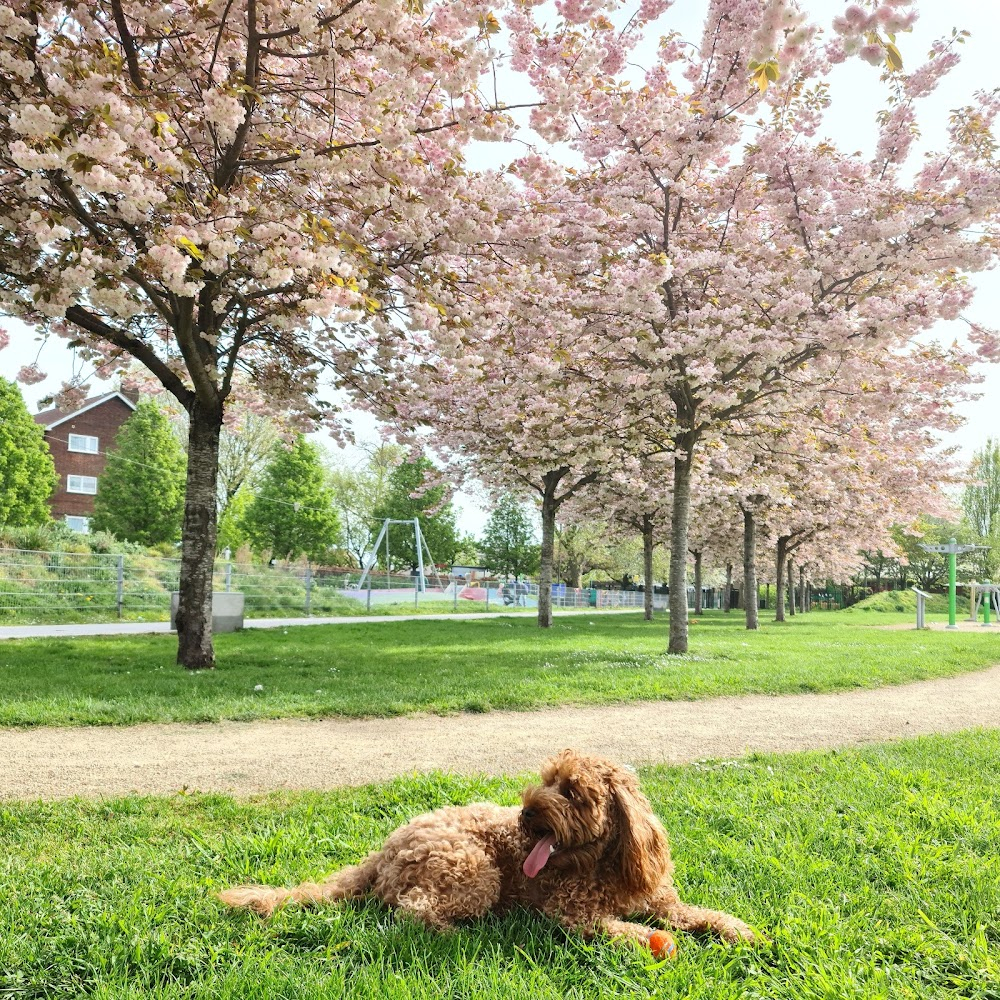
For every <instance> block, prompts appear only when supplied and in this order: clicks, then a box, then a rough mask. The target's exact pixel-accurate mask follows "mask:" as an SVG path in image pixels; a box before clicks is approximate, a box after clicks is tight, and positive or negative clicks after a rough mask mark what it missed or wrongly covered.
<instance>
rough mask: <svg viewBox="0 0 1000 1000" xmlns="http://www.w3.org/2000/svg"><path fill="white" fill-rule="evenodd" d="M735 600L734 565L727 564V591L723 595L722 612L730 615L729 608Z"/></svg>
mask: <svg viewBox="0 0 1000 1000" xmlns="http://www.w3.org/2000/svg"><path fill="white" fill-rule="evenodd" d="M732 599H733V564H732V563H731V562H727V563H726V590H725V593H724V594H723V595H722V610H723V611H725V612H726V614H729V606H730V604H731V603H732Z"/></svg>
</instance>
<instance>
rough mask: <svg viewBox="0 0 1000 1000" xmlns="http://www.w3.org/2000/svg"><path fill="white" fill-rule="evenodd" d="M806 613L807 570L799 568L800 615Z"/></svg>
mask: <svg viewBox="0 0 1000 1000" xmlns="http://www.w3.org/2000/svg"><path fill="white" fill-rule="evenodd" d="M805 613H806V568H805V566H800V567H799V614H803V615H804V614H805Z"/></svg>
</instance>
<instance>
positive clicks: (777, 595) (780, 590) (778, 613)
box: [774, 535, 788, 622]
mask: <svg viewBox="0 0 1000 1000" xmlns="http://www.w3.org/2000/svg"><path fill="white" fill-rule="evenodd" d="M787 547H788V537H787V535H783V536H782V537H781V538H779V539H778V549H777V556H776V558H775V564H774V569H775V574H776V575H775V583H774V620H775V621H776V622H783V621H784V620H785V564H786V560H787V557H788V556H787V553H788V548H787Z"/></svg>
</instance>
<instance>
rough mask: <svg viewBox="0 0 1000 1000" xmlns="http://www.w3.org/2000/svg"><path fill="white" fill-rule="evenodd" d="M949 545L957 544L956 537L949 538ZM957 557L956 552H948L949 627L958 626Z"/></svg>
mask: <svg viewBox="0 0 1000 1000" xmlns="http://www.w3.org/2000/svg"><path fill="white" fill-rule="evenodd" d="M948 544H949V545H957V544H958V542H957V541H956V539H954V538H951V539H949V540H948ZM956 562H957V558H956V556H955V553H954V552H949V553H948V628H958V626H957V625H956V624H955V603H956V601H955V598H956V593H955V592H956V588H957V575H956V571H955V564H956Z"/></svg>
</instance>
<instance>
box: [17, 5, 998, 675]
mask: <svg viewBox="0 0 1000 1000" xmlns="http://www.w3.org/2000/svg"><path fill="white" fill-rule="evenodd" d="M669 6H670V3H669V0H642V3H641V4H640V5H639V8H638V10H633V9H632V8H626V7H625V6H624V5H623V3H621V2H620V0H557V3H556V4H555V17H554V20H552V21H551V23H549V21H548V20H547V19H549V18H551V17H552V10H551V8H550V7H549V6H544V7H543V6H540V5H539V4H537V3H534V2H532V0H510V2H509V3H508V4H506V5H501V6H499V7H498V6H496V5H488V4H486V3H485V2H477V0H473V2H472V3H458V2H455V0H427V2H424V3H414V2H410V0H406V2H393V3H382V2H376V0H208V2H197V3H195V2H194V0H189V2H181V3H176V4H170V5H167V6H165V7H163V8H161V9H158V10H156V11H150V10H149V9H148V7H147V6H144V5H140V4H139V3H137V2H133V0H96V2H94V3H90V4H86V5H81V4H78V3H74V2H69V0H62V2H60V0H30V2H29V0H13V2H12V3H9V4H8V5H7V6H5V7H4V8H3V9H2V10H0V59H3V62H4V70H5V71H4V74H3V77H2V79H0V95H2V99H3V101H4V105H5V110H6V112H7V114H6V115H5V116H4V117H3V119H2V120H0V220H2V222H3V226H2V234H3V235H0V301H2V303H3V306H4V308H5V309H7V310H9V311H12V312H15V313H17V314H18V315H20V316H22V317H24V318H25V319H27V320H28V321H30V322H32V323H34V324H35V325H37V326H38V327H40V328H41V329H43V330H52V331H55V332H58V333H61V334H64V335H66V336H69V337H70V338H72V339H73V340H74V341H75V342H76V343H77V344H79V345H80V347H81V348H82V349H83V350H85V351H87V352H89V353H90V354H91V355H92V356H93V357H94V358H95V359H96V360H97V361H98V362H99V363H100V364H101V365H103V366H105V370H106V371H110V370H113V369H114V368H116V367H117V366H120V365H124V364H125V363H126V362H127V361H128V360H129V359H131V358H134V359H136V360H138V361H139V362H141V363H142V365H144V366H145V368H146V370H147V371H148V372H149V375H150V378H151V379H152V380H154V381H155V382H156V383H158V384H159V385H160V386H161V387H162V388H164V389H166V390H167V391H169V392H171V393H172V394H173V395H174V396H175V397H176V398H177V399H178V400H179V401H180V402H181V404H182V405H183V406H184V408H185V409H186V410H187V412H188V414H189V416H190V424H189V426H190V435H189V463H188V482H187V503H186V509H185V525H184V546H183V573H182V585H181V592H182V597H181V607H180V613H179V616H178V622H179V636H180V641H179V652H178V659H179V661H180V662H181V663H183V664H185V665H186V666H189V667H200V666H209V665H211V664H212V662H213V656H214V654H213V650H212V643H211V615H210V601H211V560H212V554H213V552H214V548H215V544H214V543H215V531H216V525H215V509H216V508H215V496H216V476H217V469H218V440H219V430H220V428H221V426H222V424H223V422H224V421H225V419H226V415H227V412H228V409H229V407H230V406H231V404H232V401H233V400H234V399H236V398H237V397H238V396H242V397H245V398H246V399H248V400H249V401H250V402H251V403H252V404H253V405H256V406H259V407H262V408H266V409H272V410H283V411H285V412H286V413H288V414H290V416H291V418H292V426H307V425H314V424H316V423H318V422H320V421H327V422H328V423H330V424H335V423H336V419H337V416H338V408H337V406H336V405H334V404H333V403H331V402H329V401H326V397H327V396H328V395H329V387H330V385H331V384H334V385H339V386H344V387H347V388H348V389H350V391H351V392H353V393H354V395H355V398H356V399H358V400H360V401H361V402H363V403H364V405H367V406H368V407H370V408H371V409H373V410H374V411H375V412H377V413H379V414H380V415H381V416H382V417H384V418H385V419H387V420H389V421H391V422H392V423H393V424H394V425H395V426H396V427H397V428H398V429H399V431H400V433H401V435H404V436H405V435H406V434H410V435H412V434H413V433H414V432H415V431H419V430H420V429H430V430H432V431H433V435H432V439H431V440H432V441H433V444H434V447H435V448H436V449H437V450H438V451H439V453H441V454H442V455H443V456H445V457H446V458H447V459H449V460H450V461H451V462H452V464H453V465H454V466H455V467H464V468H465V469H467V470H468V471H470V472H474V473H475V474H477V475H479V476H481V477H482V478H483V479H485V480H486V481H487V482H488V483H490V484H492V485H494V486H497V487H498V488H502V487H510V486H512V485H515V484H520V485H521V486H522V487H523V489H524V491H526V492H530V493H532V494H534V495H535V496H537V498H538V500H539V503H540V506H541V512H542V568H541V583H542V597H541V599H540V602H539V620H540V623H541V624H542V625H547V624H549V622H550V620H551V604H550V600H549V586H548V585H549V583H550V582H551V566H552V550H553V538H554V529H555V521H556V517H557V515H558V512H559V511H560V509H562V508H563V506H564V505H566V504H575V503H596V504H599V505H601V506H602V507H603V508H605V509H606V508H607V507H609V506H610V507H613V509H615V510H616V511H618V512H619V514H620V515H621V517H623V518H624V519H625V520H627V521H629V522H630V523H631V524H632V525H633V526H635V527H636V528H637V529H638V530H640V531H641V532H642V534H643V536H644V538H645V539H646V545H647V553H648V552H651V549H652V545H653V544H654V542H655V541H656V539H657V538H658V537H664V536H663V534H662V533H663V532H665V531H669V547H670V553H671V569H670V585H671V586H670V610H671V618H670V650H671V651H672V652H683V651H685V650H686V648H687V606H686V590H687V588H686V560H687V555H688V552H689V550H690V549H691V548H692V542H694V547H695V551H696V552H702V551H704V550H705V548H706V547H707V546H708V544H709V541H710V539H708V538H707V537H700V538H694V537H693V533H692V531H691V524H692V509H693V507H694V505H695V504H696V503H702V504H708V505H711V504H712V503H713V498H714V502H715V503H717V504H719V503H721V502H722V500H725V501H726V507H727V510H728V511H729V514H730V515H732V512H733V511H739V516H740V517H741V518H742V521H743V526H742V527H743V529H745V531H741V533H742V534H745V535H746V539H745V541H744V543H743V545H742V549H743V560H744V566H745V574H747V577H748V579H747V581H746V583H747V585H749V583H750V580H749V577H750V576H752V574H753V567H754V565H755V558H754V555H753V547H754V546H753V536H754V535H755V532H756V530H757V528H758V526H760V525H763V524H767V526H768V531H769V532H771V533H772V534H774V535H775V537H779V538H785V543H784V553H785V558H787V555H788V553H789V551H791V552H794V553H801V554H804V553H805V551H806V549H805V548H804V546H813V547H816V546H819V544H820V543H819V539H820V538H821V537H825V538H827V539H837V538H840V537H841V536H840V535H839V534H838V532H843V531H844V530H846V528H845V522H846V521H847V520H849V516H848V515H849V512H850V511H851V510H854V511H859V510H864V511H865V512H866V513H865V515H864V516H868V512H869V511H874V510H879V511H882V512H883V514H884V517H881V519H880V520H879V521H878V524H879V526H881V524H882V523H883V521H885V522H886V523H888V520H887V519H889V520H891V519H892V518H893V517H896V518H898V517H899V516H902V515H903V514H905V513H906V512H907V510H909V507H908V506H907V504H908V503H909V500H908V499H905V498H908V497H910V496H911V495H915V496H920V497H921V500H920V503H924V502H925V498H924V491H926V489H927V488H929V487H931V486H932V485H933V483H934V482H936V481H938V479H939V477H938V476H937V474H936V473H935V472H934V471H933V470H932V468H931V464H930V460H929V459H928V451H927V449H928V447H929V446H930V445H931V444H932V439H931V438H929V437H928V429H930V430H933V429H934V428H935V427H939V426H941V425H942V422H943V421H945V419H946V417H947V410H948V405H949V404H948V400H949V399H953V398H954V395H955V391H956V386H960V385H962V384H964V383H965V382H968V381H969V378H970V376H969V375H968V363H969V358H968V357H967V356H965V355H963V354H962V353H961V352H960V351H959V350H957V349H949V350H945V349H939V348H934V349H931V348H927V347H925V346H921V341H919V340H918V339H917V338H918V337H919V336H920V335H921V334H923V333H924V332H925V331H927V330H928V329H930V328H931V327H932V326H933V325H934V324H935V323H936V322H937V321H938V320H940V319H947V318H953V317H955V316H957V315H958V314H959V312H960V310H961V309H962V308H963V307H964V306H965V305H966V304H967V303H968V301H969V298H970V295H971V292H970V289H969V286H968V284H967V282H966V275H967V274H968V273H970V272H974V271H977V270H981V269H983V268H985V267H987V266H988V265H989V264H990V263H991V262H992V259H993V254H994V249H995V246H996V221H997V219H996V214H997V206H998V203H1000V199H998V194H1000V180H998V170H997V155H996V147H995V144H994V140H993V125H994V120H995V116H996V113H997V110H998V108H1000V102H998V99H997V97H996V96H995V95H986V94H983V95H977V96H976V97H975V98H974V99H973V100H972V101H971V103H970V104H969V106H968V107H966V108H964V109H961V110H959V111H957V112H956V113H955V114H954V116H953V118H952V121H951V128H950V133H949V143H948V148H947V149H945V150H944V151H942V153H941V154H940V155H936V156H932V157H929V158H927V159H926V160H925V161H924V162H923V163H922V164H920V165H919V167H917V168H914V166H913V165H912V164H911V163H910V160H911V159H912V157H911V152H912V144H913V137H914V132H915V128H914V122H915V108H916V107H917V104H918V102H919V101H920V100H921V99H922V98H924V97H926V96H927V94H928V93H930V92H931V91H932V90H933V89H934V87H935V86H936V85H937V83H938V81H939V80H940V79H941V77H942V76H943V75H944V73H945V72H947V70H948V69H949V68H950V67H951V66H953V65H954V63H955V61H956V59H957V57H956V55H955V53H954V51H953V48H954V44H955V42H956V41H957V38H953V39H952V40H950V41H944V42H942V43H940V44H938V45H936V46H935V47H934V50H933V52H932V54H931V58H930V59H929V60H928V61H927V62H926V63H925V64H924V65H922V66H920V67H918V68H917V69H916V70H915V71H913V72H904V71H903V69H902V61H901V60H902V57H901V55H900V51H899V49H898V48H897V47H896V35H897V33H898V32H899V31H903V30H906V29H907V28H908V27H909V26H910V24H911V23H912V20H913V16H914V15H913V14H912V12H911V11H910V10H909V9H908V8H909V3H908V2H906V0H885V2H881V3H879V2H873V3H869V4H867V5H862V4H858V3H852V4H849V5H847V6H846V7H845V10H844V13H843V16H841V17H839V18H838V19H837V20H836V21H835V22H834V23H833V25H832V28H831V30H830V31H829V32H828V33H827V34H824V33H823V32H821V31H820V29H819V26H817V25H816V24H813V23H811V22H810V21H809V20H808V19H807V17H806V15H805V13H804V12H803V10H802V9H801V7H800V4H799V3H798V2H797V0H707V2H706V5H705V6H706V17H705V26H704V32H703V35H702V37H701V39H700V41H699V42H698V43H697V44H689V43H688V42H687V41H685V40H684V39H682V38H680V37H679V36H677V35H676V34H672V33H670V30H669V17H670V14H669V10H668V8H669ZM501 28H502V29H503V30H502V31H501ZM659 36H662V39H661V41H660V43H659V45H658V47H657V48H656V50H655V53H654V54H653V56H652V57H651V62H650V65H649V68H648V69H647V70H646V71H645V72H643V73H640V74H638V79H636V80H635V81H634V82H630V79H629V78H630V77H632V76H635V75H636V73H635V67H634V65H628V64H629V63H630V61H632V60H635V59H637V58H639V56H638V55H637V51H638V50H639V49H640V47H641V46H643V45H644V44H645V45H648V44H649V41H650V40H651V39H654V38H656V37H659ZM500 38H504V39H506V40H508V41H509V45H510V50H511V64H510V72H512V73H517V74H521V75H522V76H523V77H524V78H525V79H526V80H527V81H529V82H530V85H531V87H532V88H533V89H534V91H535V93H536V96H537V100H535V101H533V102H532V103H533V104H534V105H535V106H534V108H533V110H532V112H531V122H530V124H531V128H532V129H533V130H534V132H535V134H536V135H537V136H538V137H540V138H541V139H542V140H544V142H546V143H548V144H549V147H550V151H549V152H547V153H546V154H544V155H543V154H540V153H530V154H528V155H526V156H524V157H523V158H521V159H520V160H518V161H517V162H516V163H515V164H514V165H513V166H512V167H511V169H510V170H509V171H507V172H505V173H499V172H496V171H482V172H475V171H472V170H470V169H468V167H467V166H466V159H465V153H466V151H467V148H468V145H469V143H470V142H472V141H473V140H480V139H489V140H499V139H505V138H507V137H509V136H510V134H511V132H512V129H513V127H514V125H513V120H512V118H511V116H510V112H511V108H510V107H506V106H504V105H503V104H502V102H500V101H499V100H498V99H497V98H496V96H495V95H494V96H491V97H489V98H486V97H484V96H483V94H482V92H481V90H480V87H479V84H480V80H481V79H482V78H483V77H484V74H488V73H489V74H490V77H491V78H492V76H493V74H492V72H491V71H492V70H493V68H494V60H495V56H496V49H495V47H494V46H495V45H496V43H497V41H498V39H500ZM854 55H858V56H860V57H861V59H863V60H865V61H867V62H870V63H873V64H879V65H882V66H883V67H884V68H885V73H886V77H887V79H888V97H889V106H888V109H887V110H886V111H885V113H884V114H882V115H881V117H880V131H879V141H878V145H877V151H876V154H875V156H874V157H864V156H861V155H858V154H853V153H847V152H845V151H843V150H841V149H838V148H837V147H836V146H834V145H832V144H831V143H830V142H828V141H826V140H825V139H823V138H822V135H821V128H822V124H823V114H824V111H825V110H826V108H827V106H828V104H829V96H828V92H827V88H826V85H825V80H826V77H827V75H828V72H829V69H830V67H831V65H832V64H833V63H836V62H839V61H843V60H844V59H846V58H848V57H851V56H854ZM626 66H627V67H628V68H627V70H626ZM566 163H572V166H566V165H565V164H566ZM974 332H975V334H976V335H977V336H978V337H979V338H980V340H981V342H982V346H983V347H984V349H987V350H988V349H989V348H990V347H991V346H992V343H993V342H992V341H990V340H989V336H990V335H989V334H988V333H987V332H986V331H978V330H977V331H974ZM29 374H30V373H29ZM68 391H73V390H72V388H70V389H69V390H68ZM901 470H902V471H901ZM848 486H850V487H851V488H855V487H856V488H857V490H858V491H867V492H859V493H858V495H857V496H855V495H853V494H850V493H849V492H848V489H847V487H848ZM906 490H909V491H910V492H906ZM837 493H839V494H840V495H839V496H834V494H837ZM862 495H863V497H864V500H863V501H862V499H860V497H861V496H862ZM791 497H795V502H794V503H793V502H792V500H791V499H789V498H791ZM878 530H881V527H879V528H878ZM786 536H787V537H786ZM819 551H820V549H819V548H816V552H817V553H818V552H819ZM801 557H802V556H801V555H799V559H800V560H801ZM815 558H817V559H818V558H819V556H818V555H817V556H815Z"/></svg>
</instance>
